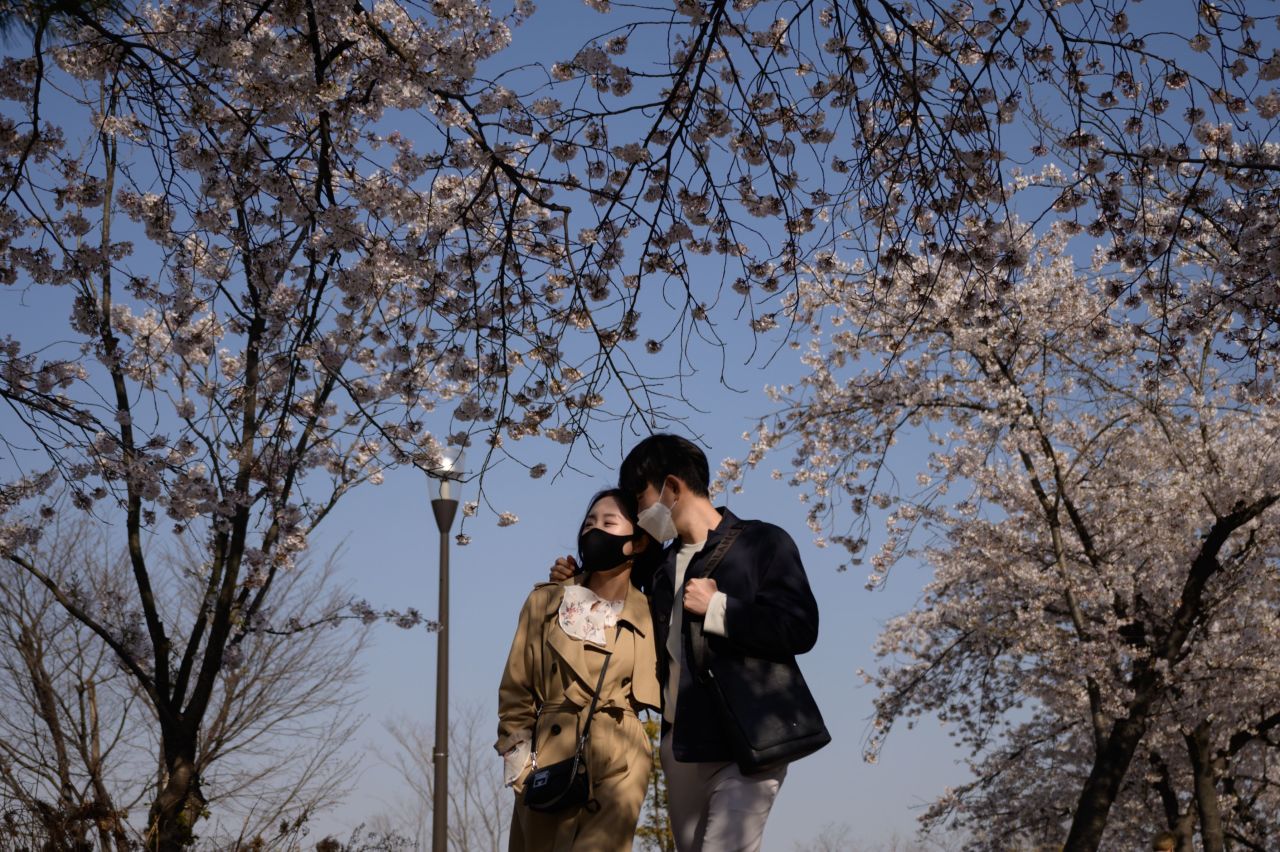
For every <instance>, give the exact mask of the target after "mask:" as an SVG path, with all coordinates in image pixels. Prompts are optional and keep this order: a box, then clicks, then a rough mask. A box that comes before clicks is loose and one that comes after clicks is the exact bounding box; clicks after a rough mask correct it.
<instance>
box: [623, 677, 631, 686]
mask: <svg viewBox="0 0 1280 852" xmlns="http://www.w3.org/2000/svg"><path fill="white" fill-rule="evenodd" d="M629 683H631V677H630V676H627V677H624V678H623V679H622V685H623V686H626V685H627V684H629Z"/></svg>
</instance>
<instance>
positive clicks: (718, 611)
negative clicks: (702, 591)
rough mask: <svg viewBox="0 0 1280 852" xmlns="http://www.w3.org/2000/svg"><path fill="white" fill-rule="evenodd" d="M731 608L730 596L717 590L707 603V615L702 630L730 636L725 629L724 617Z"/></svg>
mask: <svg viewBox="0 0 1280 852" xmlns="http://www.w3.org/2000/svg"><path fill="white" fill-rule="evenodd" d="M728 609H729V596H728V595H726V594H725V593H724V592H716V593H715V594H714V595H712V596H711V603H709V604H707V615H706V617H705V618H704V620H703V622H702V632H703V633H710V634H711V635H712V636H728V635H729V633H728V631H727V630H725V626H724V617H725V613H726V612H727V611H728Z"/></svg>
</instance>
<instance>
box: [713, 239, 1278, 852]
mask: <svg viewBox="0 0 1280 852" xmlns="http://www.w3.org/2000/svg"><path fill="white" fill-rule="evenodd" d="M1070 231H1071V229H1070V228H1067V227H1063V226H1061V225H1059V226H1056V227H1053V228H1051V229H1049V230H1048V231H1047V232H1045V233H1043V234H1041V235H1039V236H1038V237H1035V236H1032V235H1030V234H1029V235H1028V236H1027V237H1026V241H1025V242H1026V243H1027V245H1026V247H1025V248H1023V247H1018V252H1017V253H1020V254H1021V253H1024V252H1025V254H1023V256H1022V258H1021V260H1020V261H1019V265H1018V266H1005V265H996V266H994V267H993V268H992V269H990V270H986V271H982V270H979V271H978V272H977V274H979V275H982V276H983V277H984V278H985V279H986V283H987V284H988V288H989V289H987V291H986V295H985V296H984V297H981V298H979V297H978V296H977V295H976V293H975V290H974V289H973V288H972V287H971V284H970V280H971V277H972V276H973V275H974V274H975V271H974V267H973V266H972V265H971V264H969V263H967V262H961V263H954V262H952V261H948V260H945V259H940V258H936V257H930V256H928V255H926V254H921V255H918V256H916V257H914V258H911V259H910V261H908V260H907V259H903V261H902V262H901V263H900V264H899V265H898V266H897V268H896V270H895V273H894V274H893V275H885V274H883V273H882V272H881V271H879V270H877V271H867V270H865V269H863V268H861V267H860V266H858V265H854V266H851V267H843V266H840V265H839V264H836V263H834V262H833V263H832V264H830V265H829V268H828V269H826V270H825V271H822V272H818V273H816V274H815V277H814V279H813V281H811V282H806V283H803V284H802V285H801V288H800V290H799V292H798V295H797V298H796V299H795V300H794V302H793V303H792V308H791V317H792V318H793V319H794V320H795V321H796V322H798V323H803V324H804V325H805V326H806V327H808V328H809V329H810V330H811V331H812V333H813V339H812V341H811V343H810V345H809V348H808V350H807V352H806V356H805V358H806V362H807V364H808V367H809V373H808V374H806V376H805V378H804V379H803V380H802V381H801V382H800V383H799V385H797V386H794V387H780V388H776V389H775V390H774V393H775V395H776V397H777V399H778V400H779V404H780V413H779V414H778V416H777V417H776V419H774V420H772V421H768V422H766V423H764V424H762V426H761V429H760V431H759V433H758V434H757V435H756V436H755V441H756V447H755V450H754V451H753V455H752V456H750V457H748V459H747V460H746V462H747V464H748V465H751V464H758V463H759V462H760V461H761V458H762V456H763V454H764V453H766V452H768V451H769V450H771V449H775V448H777V447H779V446H781V445H783V444H784V443H790V444H792V445H793V449H794V454H793V462H794V465H795V471H794V473H793V475H792V481H793V483H794V484H796V485H797V486H799V487H801V488H802V489H803V490H804V493H805V496H806V497H807V498H809V500H810V519H811V522H812V524H813V526H814V528H815V529H816V530H822V529H823V528H824V527H830V526H832V525H833V524H836V523H837V520H838V518H839V517H841V516H842V514H841V513H843V516H844V517H845V518H846V519H849V518H852V519H853V525H852V526H849V527H845V526H838V527H836V528H837V529H843V530H847V531H845V532H839V533H837V534H833V535H831V537H830V539H828V540H826V543H831V544H835V545H843V546H844V547H846V548H848V550H849V551H850V552H852V553H859V552H860V551H861V549H862V547H863V546H864V544H865V537H866V534H867V533H866V521H867V518H868V517H869V516H870V514H871V513H872V512H873V511H876V510H880V511H883V512H884V513H885V518H886V532H885V537H884V542H883V546H882V547H881V548H880V549H879V550H878V552H876V553H875V554H874V555H873V556H872V557H871V559H870V565H871V569H872V573H871V576H870V583H869V584H870V585H872V586H875V585H877V584H880V583H882V582H884V581H885V578H886V576H887V575H888V573H889V572H890V570H891V568H892V567H893V565H895V564H896V563H898V562H900V561H901V560H903V559H917V558H918V559H920V560H923V561H925V562H926V563H927V564H929V565H930V566H932V567H933V569H934V577H933V580H932V581H931V582H930V584H929V585H928V586H927V588H926V593H925V596H924V598H923V600H922V601H921V602H920V604H919V605H918V606H917V607H915V608H914V609H913V610H912V611H911V612H909V613H908V614H906V615H904V616H902V617H900V618H897V619H896V620H894V621H892V622H890V623H889V624H888V626H887V627H886V629H885V631H884V633H883V634H882V636H881V639H880V649H879V650H880V653H881V654H882V655H883V656H885V657H886V658H888V662H887V663H886V665H885V667H884V668H882V669H881V670H880V671H879V672H876V673H872V674H870V675H868V679H869V680H870V681H871V682H873V683H874V684H875V686H876V687H877V688H878V689H879V692H880V695H879V698H878V699H877V720H876V733H875V734H874V736H873V737H872V740H871V743H870V746H869V752H870V754H872V755H874V753H875V751H876V750H877V748H878V745H879V742H880V741H881V740H882V739H883V737H884V736H886V735H888V733H889V731H890V729H891V728H892V727H893V726H894V725H895V724H897V723H899V722H902V721H904V720H907V721H909V720H911V719H913V718H914V717H916V716H919V715H921V714H923V713H936V714H937V715H938V716H939V717H940V718H942V719H943V720H944V721H946V722H947V723H949V724H950V725H952V726H953V731H954V733H955V735H956V736H957V738H958V740H959V742H960V744H961V745H962V746H964V747H965V748H966V749H968V751H969V752H970V754H971V755H972V765H973V769H974V774H975V779H974V781H972V782H971V783H970V784H968V785H965V786H964V787H962V788H960V789H958V790H955V791H951V792H950V793H948V794H947V795H946V796H944V797H943V798H942V799H940V800H939V801H938V802H937V803H936V804H935V806H934V807H933V809H932V810H931V811H930V812H929V813H928V814H927V816H926V817H925V822H926V824H929V825H931V824H935V823H942V822H944V821H946V820H948V819H951V820H954V821H956V822H957V823H958V824H960V825H962V826H963V827H965V828H967V829H968V830H969V831H970V832H972V836H973V838H974V839H973V845H974V848H989V846H990V845H992V844H994V845H998V846H1003V845H1007V844H1010V843H1013V842H1015V841H1016V842H1046V843H1048V842H1054V843H1059V842H1062V840H1063V839H1064V837H1065V840H1066V848H1067V849H1068V850H1078V849H1096V848H1099V845H1100V844H1101V845H1105V846H1107V847H1111V846H1132V845H1136V844H1137V843H1138V842H1140V839H1141V832H1142V831H1143V830H1148V831H1149V830H1150V826H1151V825H1152V821H1151V819H1150V814H1151V813H1152V810H1144V803H1143V801H1141V799H1140V796H1147V803H1148V804H1149V803H1150V802H1151V801H1155V802H1164V801H1167V800H1161V799H1158V798H1154V797H1155V796H1156V795H1157V794H1158V793H1159V792H1160V791H1159V790H1158V786H1159V783H1164V784H1166V785H1171V787H1170V789H1169V790H1168V794H1169V795H1170V796H1171V797H1172V800H1171V804H1170V807H1169V808H1165V809H1163V810H1162V809H1161V808H1162V807H1163V805H1162V804H1161V805H1158V806H1157V807H1156V808H1155V809H1154V813H1156V814H1160V815H1162V816H1164V815H1167V816H1168V817H1169V821H1170V825H1171V826H1174V827H1176V825H1177V824H1178V822H1179V820H1180V819H1182V818H1183V817H1184V816H1185V815H1186V814H1185V808H1186V806H1187V802H1189V801H1190V802H1194V807H1195V808H1196V810H1197V814H1198V819H1199V826H1200V832H1201V836H1202V839H1203V843H1204V847H1205V848H1206V849H1212V848H1219V849H1220V848H1222V840H1221V838H1222V836H1223V833H1224V832H1225V831H1231V832H1233V833H1234V836H1239V837H1244V836H1245V835H1246V834H1248V833H1249V832H1254V831H1256V832H1261V833H1260V834H1258V835H1256V838H1257V839H1256V840H1254V841H1251V842H1257V843H1259V844H1260V846H1259V848H1262V847H1263V846H1265V845H1266V843H1267V842H1268V838H1269V837H1270V836H1271V833H1272V832H1274V831H1275V829H1276V826H1275V822H1274V819H1271V818H1262V819H1258V818H1257V815H1256V813H1255V812H1254V808H1255V807H1256V806H1257V802H1258V801H1259V798H1258V797H1261V798H1262V799H1265V800H1267V801H1270V797H1272V796H1274V790H1273V789H1272V784H1271V783H1270V781H1269V780H1268V779H1269V778H1270V777H1272V776H1273V775H1274V772H1275V769H1276V766H1277V763H1276V761H1277V759H1278V758H1280V755H1278V754H1276V752H1275V750H1274V747H1273V746H1272V744H1271V743H1272V741H1271V739H1270V736H1271V731H1272V729H1273V728H1274V726H1275V724H1276V721H1275V720H1274V719H1273V716H1274V714H1275V712H1276V711H1277V710H1278V709H1280V692H1278V691H1277V688H1276V684H1277V683H1278V682H1280V681H1277V679H1276V677H1275V674H1276V672H1275V662H1274V661H1275V660H1276V659H1280V646H1277V644H1276V643H1277V640H1278V639H1280V630H1277V622H1276V617H1275V613H1276V604H1277V602H1278V601H1277V597H1276V594H1277V592H1276V588H1277V587H1276V584H1275V582H1274V580H1275V570H1276V567H1277V555H1278V551H1277V545H1278V543H1280V541H1278V540H1277V523H1276V522H1277V520H1278V516H1277V507H1276V503H1277V501H1280V490H1277V486H1276V483H1277V482H1280V479H1278V478H1277V474H1278V473H1280V470H1278V466H1280V446H1277V443H1276V441H1277V437H1278V436H1280V432H1278V429H1280V420H1277V413H1276V411H1277V409H1276V399H1275V392H1274V389H1273V388H1272V387H1271V386H1270V385H1269V384H1267V383H1259V382H1258V381H1257V379H1256V377H1257V375H1258V364H1257V361H1256V360H1255V359H1254V358H1252V357H1250V354H1249V347H1248V345H1247V343H1245V342H1242V341H1240V340H1239V338H1238V337H1237V336H1236V335H1235V332H1236V331H1237V330H1238V329H1239V325H1240V321H1239V318H1238V316H1237V315H1236V314H1235V313H1234V311H1233V310H1232V309H1231V308H1230V307H1226V306H1223V307H1221V308H1219V309H1218V310H1217V311H1216V312H1215V313H1214V315H1212V316H1211V317H1208V318H1205V319H1204V320H1203V321H1200V322H1197V323H1190V322H1188V321H1186V319H1185V317H1186V315H1185V314H1184V313H1182V309H1183V307H1184V306H1183V305H1181V304H1171V303H1169V302H1168V301H1166V300H1165V298H1166V296H1167V291H1162V290H1159V289H1158V288H1152V289H1150V290H1147V291H1146V292H1147V293H1148V294H1149V298H1148V299H1147V300H1143V299H1140V298H1129V297H1126V296H1125V295H1124V289H1125V288H1124V286H1123V285H1122V284H1116V283H1113V281H1114V280H1113V279H1109V278H1108V277H1107V275H1106V271H1107V269H1108V266H1109V264H1110V263H1111V261H1110V259H1109V258H1110V255H1109V253H1108V251H1107V250H1106V249H1105V248H1099V249H1098V250H1097V251H1096V253H1095V255H1094V257H1093V262H1092V264H1090V265H1085V266H1084V267H1079V266H1078V264H1077V262H1076V261H1075V260H1074V259H1073V254H1072V252H1071V251H1069V248H1070V243H1069V233H1070ZM1032 243H1034V244H1035V245H1036V248H1034V249H1033V248H1031V247H1030V244H1032ZM1077 250H1079V247H1077ZM1180 260H1181V262H1180V263H1179V264H1177V265H1176V266H1175V265H1169V266H1167V267H1166V268H1165V271H1164V273H1163V274H1169V275H1176V276H1178V277H1179V278H1180V279H1184V280H1181V281H1180V283H1179V285H1178V286H1179V288H1180V290H1182V291H1183V292H1192V291H1195V290H1201V289H1210V288H1212V287H1213V286H1214V283H1213V281H1212V280H1209V281H1205V280H1197V279H1203V278H1208V279H1213V278H1220V277H1221V276H1222V275H1224V274H1226V273H1222V272H1221V271H1219V270H1217V269H1215V268H1214V267H1212V266H1211V265H1210V264H1209V259H1208V258H1206V257H1204V256H1193V255H1192V254H1191V253H1190V252H1183V253H1181V257H1180ZM921 278H927V279H928V280H930V281H931V282H932V286H931V287H929V288H927V289H926V288H921V287H918V286H912V284H913V282H917V281H919V280H920V279H921ZM912 434H915V435H919V436H923V437H924V438H925V439H927V440H928V441H929V442H930V443H931V444H932V445H933V451H932V452H931V453H930V454H929V455H928V457H927V458H919V457H917V458H907V459H902V458H901V455H900V454H897V450H896V445H898V443H899V441H900V440H902V439H903V438H904V437H905V436H907V435H912ZM741 470H742V468H741V466H740V465H738V463H730V464H729V465H728V466H727V468H726V471H725V472H726V473H727V474H735V473H740V472H741ZM905 470H911V476H912V479H910V480H907V481H901V479H899V477H901V478H902V479H905V476H904V472H905ZM850 512H851V513H852V514H850ZM859 561H860V560H859ZM1233 737H1239V739H1236V740H1235V741H1234V742H1235V745H1234V746H1233V745H1232V742H1233ZM1246 751H1247V757H1246V756H1245V755H1244V753H1245V752H1246ZM1140 754H1145V755H1147V757H1146V758H1143V759H1141V760H1139V755H1140ZM1237 755H1239V756H1241V759H1242V760H1243V761H1244V762H1246V763H1248V764H1249V767H1250V768H1248V769H1245V768H1244V763H1240V764H1235V763H1234V761H1235V760H1236V756H1237ZM1135 760H1137V761H1138V766H1141V767H1145V766H1146V765H1147V764H1148V763H1149V762H1150V761H1152V760H1159V761H1162V765H1163V766H1164V767H1165V769H1164V770H1162V772H1163V778H1161V777H1159V776H1161V772H1155V776H1156V778H1157V781H1156V782H1153V783H1152V784H1151V785H1149V786H1150V787H1151V788H1152V789H1150V790H1145V789H1144V788H1145V787H1146V786H1148V785H1147V784H1146V783H1145V782H1144V781H1143V780H1142V779H1141V775H1140V773H1142V772H1143V771H1144V769H1143V768H1136V767H1135ZM1259 768H1262V771H1259ZM1237 769H1238V770H1239V777H1238V778H1237V777H1236V771H1237ZM1153 771H1154V770H1153ZM1239 785H1243V787H1244V788H1248V790H1249V792H1247V793H1243V794H1241V792H1228V790H1233V791H1234V790H1239V791H1242V789H1243V788H1241V787H1240V786H1239ZM1148 794H1150V795H1148ZM1237 807H1239V810H1238V811H1237V810H1236V808H1237ZM1113 809H1115V810H1116V814H1115V815H1114V816H1113V814H1112V811H1113ZM1135 811H1136V814H1137V815H1135ZM1109 817H1112V818H1113V820H1114V825H1111V824H1109V821H1108V820H1109ZM1144 817H1145V818H1144ZM1108 832H1110V833H1108ZM1250 836H1254V835H1250ZM1215 838H1217V840H1216V843H1215ZM1241 842H1243V840H1242V841H1241Z"/></svg>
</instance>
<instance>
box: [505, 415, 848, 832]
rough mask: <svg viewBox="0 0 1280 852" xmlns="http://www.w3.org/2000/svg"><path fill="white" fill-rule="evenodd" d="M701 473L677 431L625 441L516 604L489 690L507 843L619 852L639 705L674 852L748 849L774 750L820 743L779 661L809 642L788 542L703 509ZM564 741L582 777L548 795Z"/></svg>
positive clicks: (818, 724) (814, 610)
mask: <svg viewBox="0 0 1280 852" xmlns="http://www.w3.org/2000/svg"><path fill="white" fill-rule="evenodd" d="M709 484H710V469H709V466H708V464H707V459H706V456H705V455H704V454H703V452H702V451H701V450H700V449H698V448H697V447H696V446H695V445H694V444H693V443H691V442H690V441H687V440H685V439H684V438H681V437H678V436H676V435H653V436H651V437H649V438H646V439H645V440H643V441H641V442H640V443H639V444H638V445H636V447H635V448H634V449H633V450H632V451H631V452H630V453H629V454H628V455H627V457H626V459H625V460H624V461H623V463H622V467H621V469H620V470H619V474H618V485H619V487H618V488H616V489H611V490H608V491H604V492H601V493H600V494H598V495H597V496H596V497H595V498H594V499H593V501H592V503H591V506H590V507H589V508H588V512H587V516H586V518H585V519H584V521H583V523H582V526H581V528H580V531H579V538H578V552H579V560H580V562H575V560H574V559H573V558H572V557H568V558H563V559H559V560H557V561H556V565H555V567H554V568H553V569H552V574H551V576H552V579H553V580H557V581H561V582H555V583H547V584H542V585H539V586H537V587H535V589H534V590H533V593H532V594H530V596H529V598H528V600H527V601H526V602H525V605H524V609H523V610H522V612H521V613H520V621H519V626H518V628H517V630H516V635H515V639H514V641H513V642H512V645H511V654H510V657H509V659H508V661H507V667H506V670H505V671H504V672H503V676H502V684H501V687H500V688H499V696H498V716H499V723H498V742H497V749H498V752H499V753H500V754H502V756H503V758H504V762H505V767H506V777H507V783H508V784H510V785H511V786H512V787H514V789H515V792H516V804H515V812H514V814H513V816H512V821H511V840H510V849H512V850H522V851H523V850H557V852H558V851H559V850H575V852H614V850H629V849H631V843H632V838H633V837H634V835H635V829H636V822H637V819H638V817H639V813H640V809H641V807H642V805H643V803H644V798H645V793H646V789H647V785H648V780H649V774H650V769H651V767H652V761H653V756H652V754H651V749H650V746H649V740H648V737H647V736H646V735H645V732H644V729H643V726H642V725H641V723H640V720H639V718H638V717H637V715H636V714H637V712H638V711H639V710H640V709H641V708H650V709H653V710H660V711H661V713H662V744H661V759H662V768H663V771H664V772H665V775H666V780H667V791H668V798H669V811H670V815H671V828H672V832H673V833H674V835H675V840H676V848H677V849H678V850H680V852H693V851H694V850H707V852H736V851H737V850H743V852H746V850H759V849H760V847H761V842H762V838H763V835H764V826H765V820H766V819H767V818H768V816H769V810H770V808H771V807H772V806H773V800H774V797H775V796H776V795H777V793H778V790H779V788H780V787H781V786H782V781H783V778H784V777H785V776H786V771H787V770H786V764H787V762H788V761H790V760H794V759H796V758H798V757H801V756H803V755H804V754H806V753H808V752H811V751H813V750H815V749H816V748H819V747H821V745H823V744H825V743H826V742H827V741H829V737H828V736H827V733H826V729H825V728H824V727H823V726H822V721H821V716H820V715H819V714H818V712H817V708H816V706H815V705H813V701H812V697H811V696H810V695H809V693H808V689H807V688H806V687H805V686H804V682H803V679H802V678H801V676H800V674H799V669H798V668H797V667H796V663H795V655H796V654H802V653H804V652H806V651H808V650H809V649H810V648H812V647H813V645H814V643H815V642H816V641H817V638H818V606H817V602H816V601H815V600H814V597H813V593H812V592H811V591H810V589H809V582H808V579H807V577H806V576H805V572H804V566H803V565H801V563H800V555H799V553H798V551H797V550H796V546H795V543H794V542H793V541H792V540H791V537H790V536H789V535H787V533H785V532H784V531H783V530H781V529H779V528H778V527H775V526H773V525H771V524H768V523H764V522H762V521H742V520H739V519H738V518H736V517H735V516H734V515H733V514H731V513H730V512H729V511H728V510H727V509H719V510H717V509H716V508H715V506H714V505H713V504H712V503H711V500H710V497H709V495H708V486H709ZM667 541H672V544H671V545H670V546H669V547H667V548H666V549H665V550H663V549H662V548H661V543H662V542H667ZM578 570H581V572H582V573H580V574H578V573H577V571H578ZM708 574H714V576H710V577H709V576H707V575H708ZM687 578H688V579H687ZM744 691H745V693H746V694H749V695H750V696H751V698H750V700H745V701H744V700H738V701H734V700H732V696H733V695H734V694H735V693H737V695H738V696H739V697H740V696H742V695H743V694H744ZM797 714H798V715H797ZM738 720H741V724H740V725H739V724H736V722H737V721H738ZM743 728H746V729H748V730H749V731H750V734H748V735H744V736H735V735H734V732H736V731H739V730H742V729H743ZM797 730H799V731H805V732H807V733H805V735H804V738H803V739H797V738H796V734H795V733H794V732H795V731H797ZM788 737H790V739H788ZM584 743H585V745H584ZM753 746H759V747H760V749H754V750H753ZM577 755H581V757H582V760H581V766H585V769H586V777H587V778H589V782H587V781H586V780H585V779H583V783H584V784H589V788H584V790H580V791H579V796H578V797H577V798H576V799H575V797H574V796H573V795H572V794H570V795H567V796H566V797H565V798H564V799H562V800H560V802H559V803H553V804H552V805H551V806H550V807H548V806H547V802H546V798H547V797H546V795H545V794H546V792H547V791H548V790H551V791H555V790H559V789H562V788H564V784H563V781H564V780H565V778H568V777H570V776H571V775H572V774H573V772H574V771H576V770H577V768H578V765H579V764H574V763H573V760H574V758H575V756H577ZM564 767H569V772H570V775H565V774H564V773H563V772H561V769H563V768H564ZM744 770H745V771H744ZM564 801H585V803H584V804H577V805H572V806H569V807H560V806H559V804H562V803H563V802H564ZM557 808H558V809H557Z"/></svg>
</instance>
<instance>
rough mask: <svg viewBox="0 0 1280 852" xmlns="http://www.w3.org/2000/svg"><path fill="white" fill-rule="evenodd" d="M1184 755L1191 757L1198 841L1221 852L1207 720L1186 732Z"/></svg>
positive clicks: (1207, 849) (1208, 849)
mask: <svg viewBox="0 0 1280 852" xmlns="http://www.w3.org/2000/svg"><path fill="white" fill-rule="evenodd" d="M1186 740H1187V754H1188V756H1190V758H1191V774H1192V778H1193V779H1194V781H1195V793H1196V810H1197V811H1199V813H1200V840H1201V842H1202V843H1203V844H1204V852H1223V850H1224V848H1225V845H1224V841H1223V836H1222V808H1221V805H1220V803H1219V801H1218V788H1217V785H1216V784H1215V783H1214V779H1213V776H1214V771H1213V764H1214V760H1213V753H1212V750H1211V746H1210V742H1209V723H1208V722H1201V723H1200V724H1199V725H1197V726H1196V729H1195V730H1194V731H1192V732H1191V733H1189V734H1187V735H1186Z"/></svg>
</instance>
